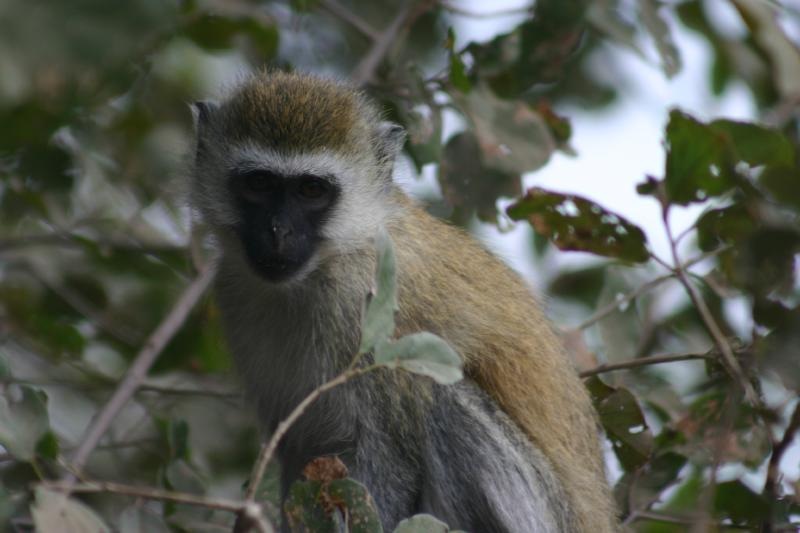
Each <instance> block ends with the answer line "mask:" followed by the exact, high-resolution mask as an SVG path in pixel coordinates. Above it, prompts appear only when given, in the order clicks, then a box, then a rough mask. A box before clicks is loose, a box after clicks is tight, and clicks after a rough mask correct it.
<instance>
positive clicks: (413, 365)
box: [375, 331, 464, 385]
mask: <svg viewBox="0 0 800 533" xmlns="http://www.w3.org/2000/svg"><path fill="white" fill-rule="evenodd" d="M375 362H376V363H379V364H385V365H387V366H390V367H393V368H402V369H404V370H408V371H409V372H413V373H415V374H422V375H424V376H428V377H430V378H433V379H434V380H435V381H436V382H437V383H441V384H443V385H447V384H450V383H455V382H457V381H459V380H461V379H462V378H463V377H464V375H463V371H462V366H463V362H462V361H461V357H459V356H458V354H457V353H456V352H455V350H453V348H451V347H450V345H449V344H447V342H446V341H445V340H444V339H442V338H441V337H438V336H436V335H434V334H433V333H429V332H427V331H422V332H419V333H412V334H411V335H406V336H405V337H402V338H400V339H398V340H396V341H389V342H383V343H381V344H379V345H378V346H377V347H376V349H375Z"/></svg>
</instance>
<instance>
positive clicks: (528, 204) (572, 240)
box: [507, 187, 650, 263]
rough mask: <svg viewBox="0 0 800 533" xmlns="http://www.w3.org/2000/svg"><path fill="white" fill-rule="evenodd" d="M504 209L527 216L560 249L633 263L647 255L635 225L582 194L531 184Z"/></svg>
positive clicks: (515, 215)
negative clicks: (546, 188)
mask: <svg viewBox="0 0 800 533" xmlns="http://www.w3.org/2000/svg"><path fill="white" fill-rule="evenodd" d="M507 213H508V216H510V217H511V218H512V219H513V220H523V219H525V220H528V222H530V224H531V226H533V228H534V229H535V230H536V231H537V233H540V234H542V235H544V236H545V237H547V238H549V239H551V240H552V241H553V243H554V244H555V245H556V246H558V248H559V249H560V250H571V251H581V252H591V253H594V254H598V255H603V256H606V257H615V258H617V259H622V260H624V261H631V262H636V263H639V262H644V261H647V260H648V259H649V258H650V253H649V252H648V251H647V239H646V237H645V235H644V232H643V231H642V230H641V229H640V228H639V227H638V226H636V225H635V224H633V223H632V222H629V221H628V220H627V219H626V218H624V217H622V216H620V215H617V214H615V213H612V212H611V211H608V210H606V209H605V208H603V207H601V206H599V205H598V204H596V203H594V202H592V201H590V200H587V199H586V198H583V197H581V196H577V195H573V194H560V193H555V192H550V191H547V190H545V189H541V188H539V187H534V188H531V189H529V190H528V192H527V193H526V194H525V196H524V197H523V198H522V199H520V200H518V201H517V202H516V203H514V204H512V205H511V206H509V207H508V209H507Z"/></svg>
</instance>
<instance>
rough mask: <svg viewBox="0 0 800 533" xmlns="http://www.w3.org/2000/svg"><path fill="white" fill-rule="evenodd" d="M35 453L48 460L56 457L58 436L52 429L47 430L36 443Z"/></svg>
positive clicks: (53, 459)
mask: <svg viewBox="0 0 800 533" xmlns="http://www.w3.org/2000/svg"><path fill="white" fill-rule="evenodd" d="M36 455H38V456H39V457H42V458H44V459H48V460H50V461H55V460H56V458H57V457H58V438H57V437H56V435H55V433H53V432H52V431H49V430H48V431H47V432H45V434H44V435H43V436H42V438H41V439H39V442H37V443H36Z"/></svg>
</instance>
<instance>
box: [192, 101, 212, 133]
mask: <svg viewBox="0 0 800 533" xmlns="http://www.w3.org/2000/svg"><path fill="white" fill-rule="evenodd" d="M189 108H190V109H191V110H192V121H193V122H194V132H195V133H196V134H197V135H198V136H200V133H201V132H202V131H203V129H204V128H206V127H207V126H208V123H209V121H210V120H211V116H212V115H213V114H214V113H215V112H216V110H217V109H219V104H218V103H217V102H214V101H213V100H198V101H196V102H193V103H191V104H189Z"/></svg>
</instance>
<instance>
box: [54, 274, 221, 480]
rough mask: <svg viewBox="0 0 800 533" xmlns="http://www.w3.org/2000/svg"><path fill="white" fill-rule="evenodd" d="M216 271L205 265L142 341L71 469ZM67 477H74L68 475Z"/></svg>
mask: <svg viewBox="0 0 800 533" xmlns="http://www.w3.org/2000/svg"><path fill="white" fill-rule="evenodd" d="M215 273H216V265H212V266H207V267H206V268H205V270H203V271H201V272H200V274H199V275H198V276H197V278H196V279H195V280H194V281H193V282H192V283H191V285H189V286H188V287H187V288H186V290H185V291H184V293H183V294H182V295H181V296H180V298H179V299H178V301H177V302H176V303H175V306H174V307H173V308H172V311H170V313H169V314H168V315H167V316H166V318H165V319H164V320H163V322H161V324H160V325H159V326H158V328H156V330H155V331H154V332H153V334H152V335H151V336H150V338H149V339H148V340H147V342H146V343H145V345H144V347H143V348H142V349H141V351H140V352H139V354H138V355H137V356H136V359H134V361H133V364H132V365H131V366H130V368H129V369H128V372H127V373H126V374H125V377H124V378H123V379H122V381H120V383H119V385H118V386H117V389H116V391H114V394H113V395H112V396H111V398H110V399H109V400H108V402H107V403H106V404H105V406H104V407H103V409H102V410H101V411H100V413H98V415H97V416H96V417H95V418H94V420H92V422H91V423H90V424H89V428H88V429H87V430H86V432H85V433H84V435H83V438H82V439H81V442H80V444H79V445H78V448H77V450H76V451H75V453H74V454H73V456H72V458H71V460H70V463H71V466H72V468H73V469H75V470H76V471H80V470H81V469H82V468H83V466H84V465H85V464H86V460H87V459H88V458H89V455H90V454H91V453H92V450H94V448H95V447H96V446H97V444H98V443H99V442H100V439H101V438H102V436H103V434H105V432H106V431H107V430H108V428H109V427H110V426H111V423H112V422H113V421H114V418H116V416H117V414H118V413H119V412H120V410H121V409H122V408H123V407H124V406H125V404H126V403H127V402H128V400H129V399H130V398H131V396H133V394H134V393H135V392H136V390H137V389H138V387H139V385H140V384H141V383H142V381H144V379H145V377H146V376H147V372H148V371H149V370H150V367H151V366H152V365H153V362H154V361H155V360H156V357H158V355H159V354H160V353H161V351H162V350H163V349H164V347H165V346H166V345H167V343H168V342H169V341H170V339H172V337H173V336H174V335H175V333H176V332H177V331H178V329H179V328H180V327H181V325H182V324H183V323H184V321H185V320H186V317H187V316H188V315H189V312H190V311H191V310H192V308H194V306H195V305H196V304H197V302H198V300H199V299H200V297H201V296H202V295H203V294H204V293H205V291H206V289H207V288H208V286H209V285H210V284H211V281H212V280H213V279H214V274H215ZM68 478H69V479H71V480H74V478H73V477H72V476H71V475H68Z"/></svg>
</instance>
